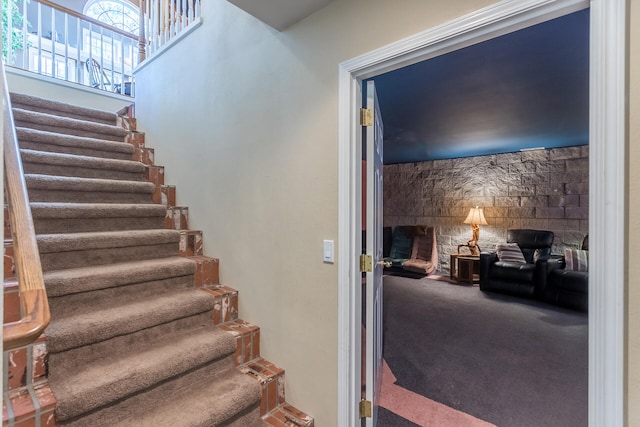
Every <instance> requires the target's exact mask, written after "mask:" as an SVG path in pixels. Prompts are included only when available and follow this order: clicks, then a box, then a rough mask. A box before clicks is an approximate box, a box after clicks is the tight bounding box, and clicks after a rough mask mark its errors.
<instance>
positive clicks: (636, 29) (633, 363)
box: [627, 0, 640, 427]
mask: <svg viewBox="0 0 640 427" xmlns="http://www.w3.org/2000/svg"><path fill="white" fill-rule="evenodd" d="M629 3H630V19H629V21H628V22H629V29H630V34H629V40H630V43H629V44H630V47H629V49H628V52H629V77H628V82H629V152H628V163H627V164H628V165H629V167H628V169H627V170H628V171H629V176H628V186H629V190H628V209H629V215H628V217H629V220H628V221H629V222H628V227H629V232H628V236H629V241H628V253H629V254H630V255H631V256H629V257H628V260H627V265H628V270H627V271H628V273H627V286H628V288H627V394H628V397H627V411H628V419H627V425H628V426H629V427H635V426H640V264H638V263H637V262H634V258H633V257H634V255H635V254H638V253H640V239H638V236H640V213H639V212H640V171H639V170H638V167H637V165H638V164H639V162H640V51H639V46H640V1H637V0H631V1H630V2H629Z"/></svg>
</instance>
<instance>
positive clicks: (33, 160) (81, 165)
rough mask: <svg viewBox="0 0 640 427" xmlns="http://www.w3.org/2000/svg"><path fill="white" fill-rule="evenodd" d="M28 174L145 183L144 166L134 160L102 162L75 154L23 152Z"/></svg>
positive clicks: (23, 162)
mask: <svg viewBox="0 0 640 427" xmlns="http://www.w3.org/2000/svg"><path fill="white" fill-rule="evenodd" d="M20 154H21V157H22V165H23V168H24V172H25V173H30V174H41V175H57V176H68V177H78V178H101V179H116V180H123V181H143V178H144V177H145V175H146V173H145V172H146V171H145V165H143V164H142V163H140V162H134V161H133V160H114V159H101V158H97V157H89V156H78V155H75V154H62V153H51V152H46V151H35V150H29V149H21V150H20Z"/></svg>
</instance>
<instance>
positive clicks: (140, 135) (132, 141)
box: [124, 131, 145, 149]
mask: <svg viewBox="0 0 640 427" xmlns="http://www.w3.org/2000/svg"><path fill="white" fill-rule="evenodd" d="M124 142H126V143H127V144H129V145H132V146H133V148H134V149H136V148H144V146H145V136H144V132H135V131H134V132H129V134H128V135H127V136H126V137H125V139H124Z"/></svg>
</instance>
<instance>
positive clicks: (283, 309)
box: [136, 0, 640, 426]
mask: <svg viewBox="0 0 640 427" xmlns="http://www.w3.org/2000/svg"><path fill="white" fill-rule="evenodd" d="M493 2H494V1H493V0H473V1H471V0H428V1H427V0H405V1H402V2H390V1H387V0H336V1H335V2H334V3H332V4H331V5H329V6H328V7H326V8H325V9H323V10H321V11H319V12H317V13H316V14H314V15H312V16H311V17H310V18H308V19H306V20H304V21H302V22H300V23H298V24H296V25H295V26H293V27H291V28H290V29H288V30H287V31H284V32H282V33H279V32H276V31H275V30H272V29H271V28H269V27H267V26H266V25H264V24H262V23H260V22H259V21H257V20H255V19H254V18H252V17H251V16H248V15H247V14H245V13H244V12H242V11H240V10H239V9H237V8H235V7H234V6H232V5H230V4H229V3H227V2H226V1H224V0H209V1H207V2H203V12H202V14H203V17H204V25H203V27H201V28H200V29H199V30H198V31H196V32H195V33H193V34H192V35H191V36H189V37H188V38H186V39H185V40H182V41H181V42H180V43H179V44H178V45H177V46H179V47H176V48H173V49H170V50H169V51H168V52H167V53H166V54H165V55H163V56H162V57H160V58H159V59H157V60H156V61H154V62H153V63H151V64H150V65H149V66H147V67H145V68H143V69H142V70H141V71H140V72H139V73H138V74H137V79H138V80H137V94H138V102H137V106H136V110H137V115H138V118H139V125H140V128H141V129H142V130H145V131H146V132H147V142H148V145H149V146H151V147H155V148H156V150H157V151H156V161H157V163H158V164H162V165H165V166H166V167H167V169H166V181H167V183H170V184H175V185H177V187H178V191H177V198H178V204H184V205H188V206H189V207H190V221H191V225H192V228H198V229H202V230H204V235H205V252H206V254H207V255H210V256H216V257H219V258H220V260H221V277H222V281H223V282H224V283H225V284H227V285H229V286H232V287H235V288H237V289H239V290H240V314H241V317H242V318H244V319H246V320H248V321H250V322H253V323H256V324H258V325H259V326H260V327H261V330H262V342H261V344H262V353H263V355H264V356H265V357H266V358H268V359H269V360H271V361H272V362H274V363H276V364H278V365H280V366H282V367H283V368H285V369H286V371H287V384H286V386H287V399H288V400H289V401H290V402H291V403H292V404H294V405H296V406H298V407H300V408H301V409H302V410H304V411H306V412H308V413H310V414H311V415H312V416H314V417H315V418H316V422H317V424H316V425H318V426H333V425H336V424H337V403H338V402H337V392H336V391H337V348H338V342H337V337H338V333H337V318H338V313H337V307H338V303H337V289H336V287H337V265H327V264H323V263H322V250H321V249H322V239H337V233H338V231H337V224H338V222H337V209H338V206H337V190H338V189H337V185H338V156H337V133H338V132H337V125H338V111H337V106H338V100H337V91H338V81H337V71H338V64H339V63H340V62H342V61H344V60H347V59H350V58H352V57H355V56H357V55H360V54H362V53H366V52H368V51H371V50H373V49H375V48H378V47H381V46H383V45H386V44H388V43H391V42H394V41H397V40H398V39H401V38H403V37H406V36H409V35H413V34H415V33H418V32H420V31H423V30H425V29H428V28H431V27H433V26H435V25H437V24H440V23H443V22H446V21H449V20H451V19H453V18H455V17H458V16H460V15H463V14H466V13H468V12H471V11H472V10H474V9H477V8H480V7H483V6H485V5H488V4H490V3H493ZM632 3H633V1H632ZM634 6H637V3H634ZM634 15H635V18H636V19H635V22H636V23H638V19H637V15H638V13H637V11H635V14H634ZM632 27H633V26H632ZM636 27H637V25H636ZM636 33H637V32H636ZM634 40H638V35H637V34H636V35H635V36H634ZM636 44H637V43H636ZM631 50H633V49H631ZM635 69H637V66H636V68H635ZM635 69H634V70H635ZM635 74H636V75H637V74H638V72H635ZM634 93H635V94H637V95H636V96H635V98H636V99H640V89H638V88H637V87H635V88H634ZM636 99H633V98H632V101H636ZM636 104H637V102H632V103H631V106H632V119H633V117H634V116H635V117H638V116H639V115H640V114H638V113H637V112H636V110H637V109H638V106H637V105H636ZM634 107H635V109H633V108H634ZM637 126H638V125H636V127H637ZM639 140H640V129H637V128H632V135H631V141H632V145H633V142H635V141H638V142H640V141H639ZM636 145H637V144H636ZM639 155H640V153H639V152H638V150H636V151H635V152H634V150H633V147H631V149H630V160H631V161H632V160H633V158H634V157H636V158H637V157H639ZM632 174H633V172H632ZM634 178H635V182H637V181H638V178H640V176H635V177H634V176H633V175H632V176H631V177H630V181H631V182H633V181H634ZM638 186H639V185H638V184H635V185H633V184H631V185H630V187H631V190H632V195H631V199H630V202H631V203H630V204H631V205H634V204H635V206H636V207H638V208H640V206H638V204H640V198H638V197H637V190H638ZM638 231H640V218H639V217H638V216H637V215H636V216H635V217H631V218H630V233H631V235H638ZM630 245H631V246H632V247H631V249H634V248H635V249H637V248H638V246H640V244H639V243H638V242H633V241H631V243H630ZM635 269H640V267H635ZM636 273H637V272H636ZM634 276H636V277H637V274H636V275H634ZM635 281H636V282H637V280H635ZM630 288H631V289H630V301H631V303H634V302H635V301H636V300H637V299H638V298H639V297H640V294H638V293H637V291H636V292H633V291H634V290H635V289H634V288H633V287H630ZM637 306H638V305H637V304H635V307H637ZM632 307H634V306H633V304H632ZM629 313H630V316H629V330H628V333H629V354H628V356H629V358H628V359H629V361H630V363H629V366H628V369H629V397H630V402H629V404H628V406H629V408H630V410H629V418H630V419H633V421H634V423H635V425H640V422H639V421H638V420H639V419H640V413H639V411H640V410H638V409H636V408H634V406H635V405H634V404H633V403H635V402H640V387H638V379H640V363H638V362H636V360H638V356H639V355H640V341H639V340H638V338H634V337H635V336H636V335H638V334H637V333H635V332H634V331H637V330H638V327H640V322H639V321H638V320H635V319H634V318H633V317H637V315H635V316H633V315H634V313H635V310H634V309H633V308H632V309H630V310H629ZM629 425H634V424H633V423H630V424H629Z"/></svg>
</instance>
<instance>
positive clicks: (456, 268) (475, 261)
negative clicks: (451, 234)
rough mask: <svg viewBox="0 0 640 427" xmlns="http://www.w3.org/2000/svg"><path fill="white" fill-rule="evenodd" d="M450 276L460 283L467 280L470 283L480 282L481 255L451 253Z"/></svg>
mask: <svg viewBox="0 0 640 427" xmlns="http://www.w3.org/2000/svg"><path fill="white" fill-rule="evenodd" d="M449 278H450V279H451V280H455V281H456V282H457V283H458V284H460V282H466V283H469V284H470V285H473V284H474V283H479V282H480V257H479V256H473V255H463V254H451V255H450V262H449Z"/></svg>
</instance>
